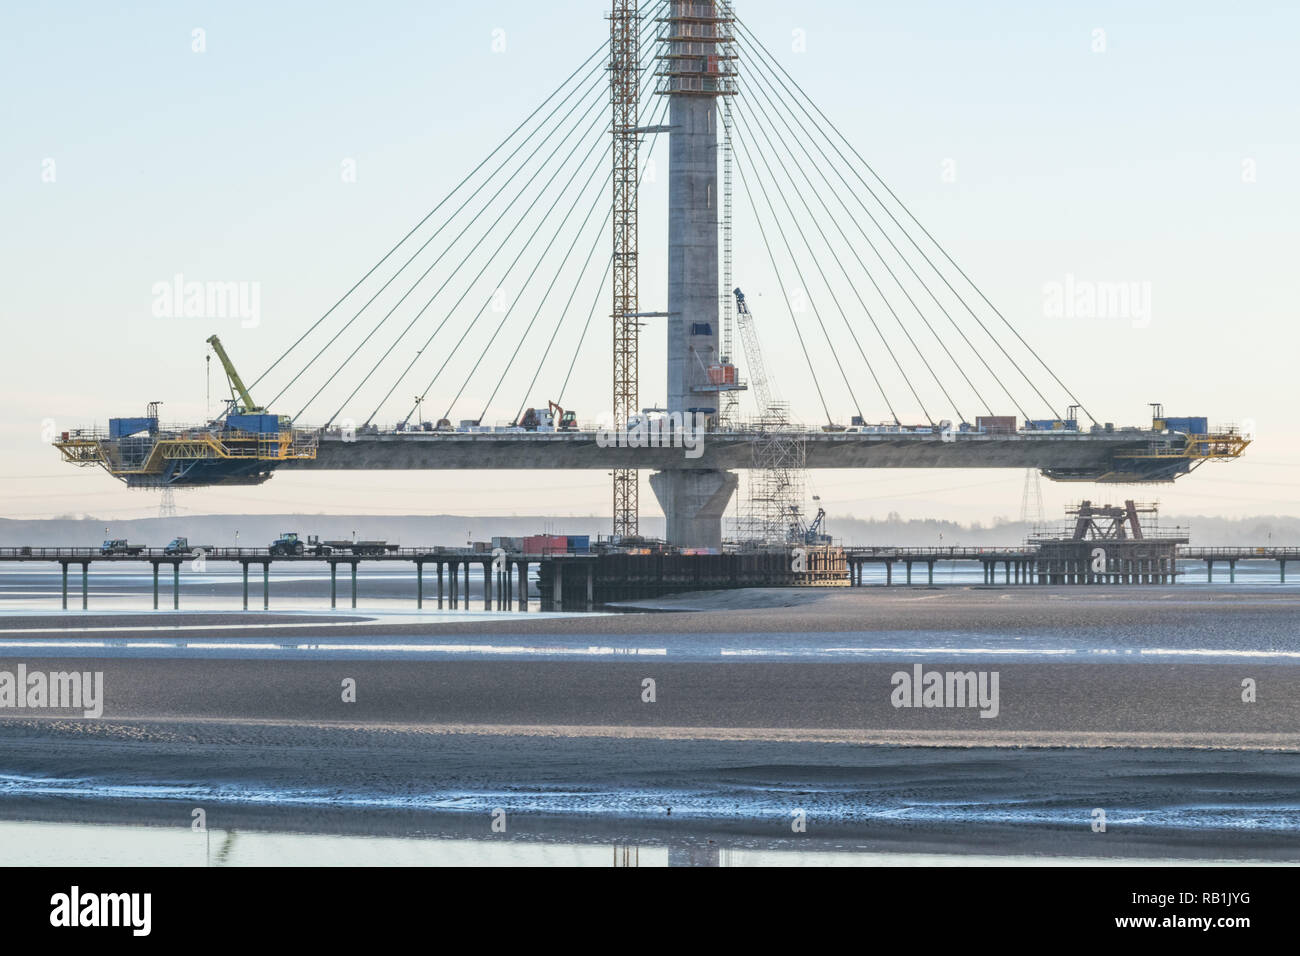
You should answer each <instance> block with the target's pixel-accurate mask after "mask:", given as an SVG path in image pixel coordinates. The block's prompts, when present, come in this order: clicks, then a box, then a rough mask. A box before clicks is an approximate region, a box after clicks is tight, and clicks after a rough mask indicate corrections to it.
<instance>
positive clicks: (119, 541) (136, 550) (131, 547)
mask: <svg viewBox="0 0 1300 956" xmlns="http://www.w3.org/2000/svg"><path fill="white" fill-rule="evenodd" d="M144 549H145V545H143V544H130V543H128V542H127V540H126V538H111V539H109V540H108V541H105V542H104V543H103V544H102V545H100V548H99V553H100V554H103V555H110V554H127V555H136V554H140V553H141V552H143V551H144Z"/></svg>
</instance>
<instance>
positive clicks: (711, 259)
mask: <svg viewBox="0 0 1300 956" xmlns="http://www.w3.org/2000/svg"><path fill="white" fill-rule="evenodd" d="M659 23H660V32H659V37H658V39H659V45H660V46H659V54H658V56H657V61H658V69H657V71H656V74H655V75H656V77H657V78H658V86H657V88H656V92H657V93H658V94H659V95H662V96H667V97H668V99H669V102H668V117H669V119H668V124H669V127H670V130H669V134H668V144H669V146H668V149H669V152H668V157H669V158H668V315H667V318H666V322H667V327H668V355H667V357H668V392H667V395H668V412H669V414H670V416H673V417H672V418H671V419H670V420H676V417H677V416H682V418H683V420H686V419H685V416H687V415H691V414H694V415H700V414H708V417H709V418H710V420H716V419H717V414H718V410H719V404H720V403H719V399H720V398H721V397H722V395H721V393H720V392H719V391H718V387H717V383H714V382H711V381H710V378H709V371H708V369H709V366H710V365H714V364H717V363H718V362H719V361H720V358H721V354H720V351H719V331H720V329H719V324H718V319H719V315H718V224H719V218H720V208H721V194H720V191H719V188H718V133H719V127H720V126H721V121H720V120H721V118H720V116H719V109H718V107H719V104H720V101H721V99H722V98H724V97H727V96H730V95H732V93H733V92H734V91H735V71H734V69H733V62H734V61H733V55H732V53H731V46H730V44H731V40H732V37H731V26H732V19H731V16H730V6H729V5H728V4H725V3H719V2H717V0H669V4H668V8H667V11H666V13H665V15H664V16H663V17H662V18H660V20H659ZM704 409H712V410H713V411H712V413H711V414H709V413H707V412H703V411H701V410H704ZM706 441H707V439H706ZM687 464H689V462H687V461H685V460H683V465H684V466H685V465H687ZM736 485H737V478H736V476H735V475H734V474H733V473H731V472H727V471H716V470H706V469H691V468H687V467H683V468H680V469H672V470H665V471H660V472H656V473H655V474H653V475H651V477H650V487H651V488H652V489H653V490H654V493H655V497H656V498H658V499H659V504H660V506H661V507H662V508H663V511H664V516H665V518H666V519H667V533H666V537H667V539H668V541H669V543H671V544H674V545H678V546H681V547H690V548H717V547H721V545H722V515H723V512H724V511H725V510H726V507H727V503H728V502H729V501H730V500H731V496H732V494H733V493H734V492H735V490H736Z"/></svg>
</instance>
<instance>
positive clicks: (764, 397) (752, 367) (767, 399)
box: [734, 289, 785, 419]
mask: <svg viewBox="0 0 1300 956" xmlns="http://www.w3.org/2000/svg"><path fill="white" fill-rule="evenodd" d="M734 293H735V296H736V325H737V326H738V327H739V329H740V339H741V342H743V343H744V346H745V360H746V361H747V362H748V363H749V377H750V381H752V382H753V384H754V394H755V395H756V396H757V397H758V415H759V418H760V419H772V418H779V419H784V418H785V411H784V409H782V408H781V407H780V406H779V405H777V403H776V402H775V401H773V399H772V386H771V384H770V383H769V382H768V379H767V367H766V366H765V365H764V364H763V350H762V349H761V348H760V347H759V344H758V332H757V330H756V329H755V328H754V316H753V314H752V313H751V312H750V311H749V306H748V305H746V304H745V293H743V292H741V291H740V289H735V290H734Z"/></svg>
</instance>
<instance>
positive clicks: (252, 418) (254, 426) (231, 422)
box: [226, 415, 280, 433]
mask: <svg viewBox="0 0 1300 956" xmlns="http://www.w3.org/2000/svg"><path fill="white" fill-rule="evenodd" d="M226 424H227V425H228V426H229V427H231V428H234V429H237V430H238V431H241V432H263V433H264V432H278V431H279V430H280V416H279V415H231V416H230V417H229V418H227V419H226Z"/></svg>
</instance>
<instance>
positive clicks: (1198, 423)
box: [1165, 417, 1210, 435]
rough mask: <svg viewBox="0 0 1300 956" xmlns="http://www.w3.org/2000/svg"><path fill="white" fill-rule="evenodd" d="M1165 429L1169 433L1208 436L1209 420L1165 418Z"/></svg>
mask: <svg viewBox="0 0 1300 956" xmlns="http://www.w3.org/2000/svg"><path fill="white" fill-rule="evenodd" d="M1165 428H1167V429H1169V430H1170V431H1171V432H1186V433H1187V434H1189V435H1208V434H1209V432H1210V420H1209V419H1208V418H1198V417H1191V418H1166V419H1165Z"/></svg>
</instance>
